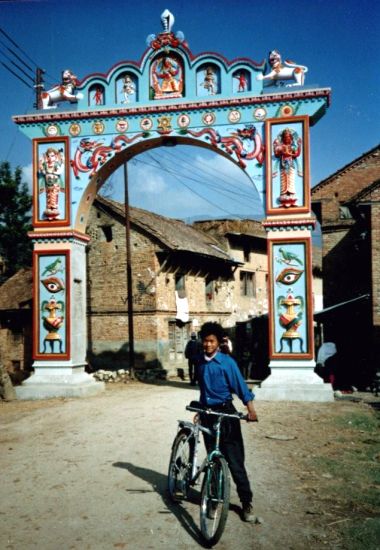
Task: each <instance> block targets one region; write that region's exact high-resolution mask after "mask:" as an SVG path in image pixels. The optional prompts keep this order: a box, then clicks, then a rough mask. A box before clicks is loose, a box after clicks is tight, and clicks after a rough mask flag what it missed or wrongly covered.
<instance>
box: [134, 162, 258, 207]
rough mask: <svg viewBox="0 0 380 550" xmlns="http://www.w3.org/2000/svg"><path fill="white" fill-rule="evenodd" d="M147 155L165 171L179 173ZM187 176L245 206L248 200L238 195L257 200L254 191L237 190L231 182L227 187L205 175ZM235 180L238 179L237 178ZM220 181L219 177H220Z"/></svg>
mask: <svg viewBox="0 0 380 550" xmlns="http://www.w3.org/2000/svg"><path fill="white" fill-rule="evenodd" d="M147 156H150V158H152V160H154V161H155V162H156V163H157V164H158V165H159V166H160V167H161V168H162V169H163V170H165V171H167V172H169V173H171V174H174V175H178V172H177V171H175V170H173V169H172V168H170V169H167V168H164V167H163V166H162V164H161V162H159V161H157V159H156V158H155V157H154V156H153V155H150V154H149V153H147ZM173 156H174V155H173ZM140 162H141V161H140ZM187 163H188V164H190V163H189V162H188V161H187ZM198 170H199V172H201V176H203V172H202V170H201V169H200V168H199V169H198ZM216 172H218V170H216ZM219 173H221V172H220V171H219ZM182 176H184V175H183V174H182ZM212 176H213V178H215V174H212ZM185 177H186V178H187V179H190V180H192V181H195V182H196V183H201V184H202V185H204V186H206V187H208V188H210V189H213V190H215V191H217V192H218V193H219V194H222V195H224V196H225V197H227V198H228V199H231V198H233V199H234V200H235V202H237V203H240V204H243V205H244V206H246V205H247V203H246V200H244V202H242V201H239V200H238V199H236V196H239V197H242V198H243V199H246V198H248V199H250V200H252V201H255V198H256V197H255V196H254V195H253V194H252V193H242V192H237V191H236V189H231V183H229V187H228V188H226V187H223V185H220V184H219V183H218V184H214V183H211V182H210V181H209V182H208V181H207V180H205V179H204V178H203V177H202V179H201V180H200V179H196V178H193V177H191V176H185ZM225 181H226V182H228V180H225ZM235 181H237V180H235ZM218 182H219V179H218Z"/></svg>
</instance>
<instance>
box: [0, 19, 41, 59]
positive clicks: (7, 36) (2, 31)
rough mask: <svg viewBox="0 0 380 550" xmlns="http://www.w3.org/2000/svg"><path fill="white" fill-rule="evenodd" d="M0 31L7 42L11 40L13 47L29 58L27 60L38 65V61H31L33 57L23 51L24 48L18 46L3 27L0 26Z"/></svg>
mask: <svg viewBox="0 0 380 550" xmlns="http://www.w3.org/2000/svg"><path fill="white" fill-rule="evenodd" d="M0 33H1V34H3V35H4V36H5V37H6V38H7V39H8V40H9V42H11V43H12V44H13V45H14V46H15V48H17V49H18V50H20V52H22V53H23V54H24V55H25V57H26V58H27V59H29V61H31V62H32V63H33V65H35V66H36V67H38V63H36V62H35V61H33V59H32V58H31V57H30V56H29V55H28V54H27V53H26V52H25V50H23V49H22V48H20V46H19V45H18V44H17V43H16V42H15V41H14V40H13V39H12V38H11V37H10V36H9V34H7V33H6V32H5V31H4V29H2V28H1V27H0Z"/></svg>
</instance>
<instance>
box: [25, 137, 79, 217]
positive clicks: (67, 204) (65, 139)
mask: <svg viewBox="0 0 380 550" xmlns="http://www.w3.org/2000/svg"><path fill="white" fill-rule="evenodd" d="M41 143H45V144H48V143H64V144H65V188H66V190H65V217H64V219H61V220H54V221H50V222H49V221H44V220H40V219H38V214H39V212H38V209H39V196H40V194H39V190H38V180H37V172H38V170H37V167H38V146H39V145H40V144H41ZM33 190H34V191H33V227H57V226H60V227H64V226H67V225H70V138H69V137H67V136H58V137H52V138H35V139H33Z"/></svg>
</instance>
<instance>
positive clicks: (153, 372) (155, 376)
mask: <svg viewBox="0 0 380 550" xmlns="http://www.w3.org/2000/svg"><path fill="white" fill-rule="evenodd" d="M134 374H135V379H136V380H140V381H141V382H148V381H149V382H151V381H154V380H166V378H167V371H166V370H165V369H157V368H155V369H136V370H135V373H134ZM92 376H93V377H94V378H95V380H99V381H101V382H106V383H109V382H110V383H114V382H124V383H125V384H127V383H128V382H130V380H131V379H132V378H131V373H130V371H129V370H126V369H118V370H103V369H101V370H98V371H96V372H94V373H93V375H92Z"/></svg>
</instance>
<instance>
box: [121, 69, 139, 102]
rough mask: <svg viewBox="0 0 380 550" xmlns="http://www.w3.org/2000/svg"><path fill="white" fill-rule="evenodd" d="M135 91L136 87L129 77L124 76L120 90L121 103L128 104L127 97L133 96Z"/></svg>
mask: <svg viewBox="0 0 380 550" xmlns="http://www.w3.org/2000/svg"><path fill="white" fill-rule="evenodd" d="M135 91H136V87H135V85H134V83H133V80H132V78H131V77H130V76H129V75H126V76H125V77H124V79H123V88H122V93H123V97H124V99H123V101H122V103H129V101H130V100H129V96H130V95H133V94H134V93H135Z"/></svg>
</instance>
